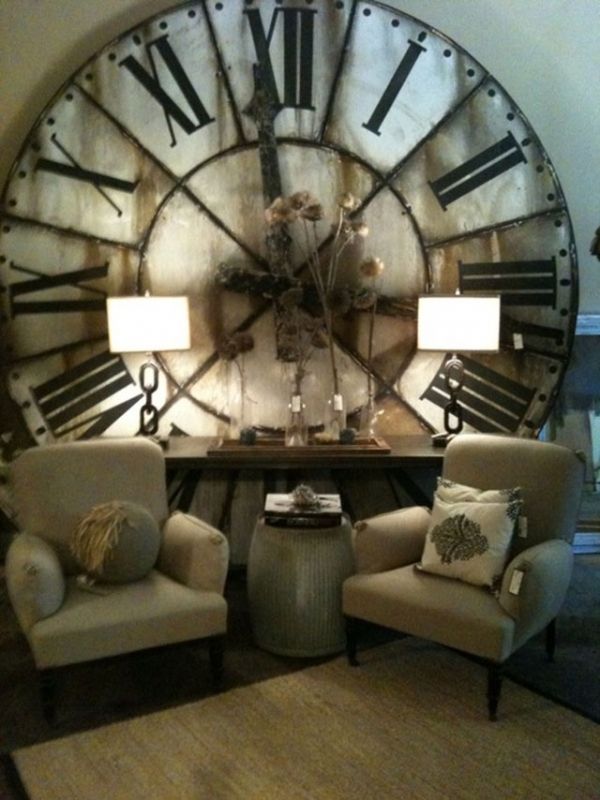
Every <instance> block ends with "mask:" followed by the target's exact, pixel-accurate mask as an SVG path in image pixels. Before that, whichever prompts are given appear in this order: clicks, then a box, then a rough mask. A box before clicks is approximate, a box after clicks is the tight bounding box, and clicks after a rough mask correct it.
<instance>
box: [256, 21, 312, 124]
mask: <svg viewBox="0 0 600 800" xmlns="http://www.w3.org/2000/svg"><path fill="white" fill-rule="evenodd" d="M316 13H317V12H316V11H314V10H312V9H308V8H276V9H275V10H274V12H273V15H272V17H271V23H270V26H269V31H268V32H265V29H264V26H263V23H262V18H261V16H260V11H259V10H258V9H245V10H244V14H246V16H247V17H248V22H249V24H250V33H251V34H252V40H253V42H254V48H255V50H256V57H257V59H258V64H259V69H260V80H261V82H262V84H263V85H264V86H265V88H266V90H267V92H268V93H269V95H270V96H271V98H272V100H273V102H274V103H275V104H276V105H279V106H281V105H283V106H284V107H287V108H306V109H309V110H314V106H313V104H312V89H313V50H314V24H315V14H316ZM280 19H283V102H282V101H281V99H280V97H279V92H278V90H277V83H276V81H275V73H274V71H273V63H272V61H271V55H270V52H269V50H270V47H271V42H272V39H273V33H274V31H275V27H276V24H277V22H278V20H280Z"/></svg>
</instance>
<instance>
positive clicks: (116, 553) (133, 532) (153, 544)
mask: <svg viewBox="0 0 600 800" xmlns="http://www.w3.org/2000/svg"><path fill="white" fill-rule="evenodd" d="M70 547H71V552H72V553H73V555H74V556H75V558H76V559H77V561H78V563H79V564H80V565H81V567H82V568H83V569H84V570H85V571H86V572H87V573H88V574H89V575H91V576H92V577H94V578H97V579H98V580H101V581H106V582H107V583H127V582H129V581H137V580H140V579H141V578H143V577H144V576H145V575H147V574H148V572H149V571H150V570H151V569H152V567H153V566H154V564H155V563H156V559H157V558H158V551H159V548H160V531H159V529H158V524H157V522H156V520H155V519H154V517H153V516H152V514H150V512H149V511H148V510H147V509H145V508H143V506H139V505H137V504H136V503H130V502H127V501H121V500H115V501H112V502H110V503H103V504H102V505H98V506H94V508H92V509H91V510H90V511H89V512H88V513H87V514H86V515H85V516H84V517H83V518H82V519H81V520H80V522H79V524H78V525H77V528H76V529H75V531H74V533H73V536H72V537H71V542H70Z"/></svg>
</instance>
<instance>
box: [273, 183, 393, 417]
mask: <svg viewBox="0 0 600 800" xmlns="http://www.w3.org/2000/svg"><path fill="white" fill-rule="evenodd" d="M358 207H359V201H358V200H357V198H356V197H354V196H353V195H352V194H350V193H349V192H348V193H346V194H344V195H342V196H341V197H340V198H339V200H338V203H337V208H336V216H335V219H334V221H333V224H332V226H331V235H330V237H329V238H328V239H327V240H326V241H325V242H321V241H320V236H319V231H318V229H317V223H318V222H320V221H321V220H322V219H323V217H324V212H323V207H322V205H321V203H320V202H319V201H318V200H317V199H316V198H315V197H313V195H311V194H310V193H309V192H307V191H301V192H295V193H294V194H292V195H290V196H289V197H278V198H277V199H276V200H274V201H273V203H272V204H271V205H270V206H269V208H268V209H267V210H266V212H265V219H266V222H267V225H268V226H269V227H270V228H284V227H285V229H286V230H287V231H288V232H289V231H291V230H292V229H293V227H296V228H299V235H298V236H297V237H296V239H295V241H296V243H297V245H298V247H299V248H300V251H301V253H302V255H303V258H304V265H305V266H306V267H307V268H308V270H309V272H310V276H311V279H312V285H313V286H314V291H315V292H316V298H317V300H318V306H319V316H318V317H315V316H310V315H306V314H305V313H304V312H303V311H302V309H301V304H302V303H306V300H307V297H306V295H307V291H306V289H305V288H303V287H302V286H301V285H299V286H297V287H294V288H291V289H289V290H288V291H287V292H285V293H284V294H283V295H282V297H281V298H280V302H281V304H282V305H283V306H284V307H285V308H289V309H290V310H292V312H293V313H294V314H296V320H295V322H296V324H295V332H296V336H297V337H298V341H297V351H298V354H299V357H298V360H297V370H296V374H297V379H296V391H297V392H298V393H299V392H300V386H301V382H302V377H303V376H304V374H305V371H306V363H307V361H308V359H309V358H310V353H311V348H312V347H327V348H328V350H329V358H330V364H331V375H332V382H333V394H334V398H335V397H340V378H339V373H338V367H337V363H336V355H335V340H334V329H333V322H334V317H335V315H340V316H343V315H344V314H346V313H347V312H348V311H350V310H351V309H352V308H355V309H358V310H368V309H370V310H371V316H370V324H369V344H368V360H369V361H370V360H371V358H372V347H373V332H374V324H375V312H376V304H377V294H376V291H375V281H376V279H377V278H378V277H379V276H380V275H381V273H382V272H383V269H384V264H383V262H382V261H381V259H379V258H369V259H366V260H365V261H363V263H362V264H361V266H360V271H361V273H362V274H363V276H364V277H366V278H368V279H370V280H371V281H372V283H373V286H372V287H371V288H368V289H362V290H358V291H357V290H352V289H350V288H348V287H346V286H340V285H339V280H338V279H339V267H340V263H341V256H342V254H343V253H344V251H345V250H346V249H347V248H348V246H349V245H350V244H351V243H352V242H353V241H355V240H356V239H357V238H364V237H366V236H368V234H369V229H368V226H367V225H366V224H365V222H363V221H362V220H361V219H359V218H357V219H354V216H355V214H356V212H357V210H358ZM307 333H308V336H307ZM370 381H371V379H370V378H369V391H370V392H371V391H372V384H371V382H370ZM340 432H341V431H340Z"/></svg>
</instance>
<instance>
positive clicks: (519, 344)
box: [513, 333, 525, 350]
mask: <svg viewBox="0 0 600 800" xmlns="http://www.w3.org/2000/svg"><path fill="white" fill-rule="evenodd" d="M513 345H514V347H515V350H522V349H523V348H524V347H525V344H524V343H523V334H522V333H513Z"/></svg>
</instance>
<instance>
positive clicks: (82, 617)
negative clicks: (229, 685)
mask: <svg viewBox="0 0 600 800" xmlns="http://www.w3.org/2000/svg"><path fill="white" fill-rule="evenodd" d="M11 477H12V489H13V495H14V499H15V504H16V508H17V512H18V521H19V525H20V528H21V533H19V534H18V535H17V536H16V537H15V540H14V541H13V542H12V544H11V546H10V548H9V551H8V554H7V561H6V565H7V584H8V587H9V594H10V599H11V602H12V604H13V607H14V609H15V612H16V614H17V617H18V619H19V622H20V624H21V626H22V627H23V630H24V632H25V634H26V636H27V638H28V640H29V643H30V645H31V649H32V651H33V655H34V659H35V662H36V665H37V666H38V667H39V668H46V667H56V666H61V665H65V664H71V663H74V662H80V661H87V660H90V659H97V658H102V657H105V656H112V655H117V654H119V653H125V652H132V651H134V650H139V649H143V648H148V647H154V646H158V645H163V644H171V643H173V642H180V641H186V640H188V639H197V638H203V637H208V636H214V635H217V634H223V633H225V631H226V627H227V604H226V602H225V600H224V598H223V588H224V584H225V578H226V575H227V567H228V560H229V548H228V544H227V540H226V539H225V537H224V536H223V535H222V534H221V533H220V532H219V531H217V530H215V529H214V528H211V527H210V526H209V525H207V524H206V523H203V522H201V521H200V520H195V519H194V518H193V517H189V516H187V515H184V514H179V513H176V514H174V515H172V516H171V517H170V518H168V513H169V512H168V505H167V492H166V476H165V461H164V454H163V451H162V450H161V448H160V447H159V446H158V445H157V444H155V443H154V442H152V441H150V440H148V439H141V438H135V439H102V440H91V441H86V442H72V443H68V444H56V445H49V446H45V447H37V448H33V449H31V450H28V451H26V452H25V453H23V454H22V455H21V456H19V458H18V459H17V460H16V462H15V463H14V465H13V469H12V476H11ZM117 499H118V500H125V501H129V502H132V503H136V504H138V505H140V506H143V507H144V508H146V509H147V510H148V511H150V513H151V514H152V516H153V517H154V518H155V519H156V521H157V523H158V525H159V527H160V528H161V529H163V527H164V530H162V533H161V537H162V546H161V551H160V553H159V560H158V563H157V568H156V569H154V570H152V571H151V572H150V573H149V574H148V575H147V576H146V577H144V578H143V579H141V580H137V581H133V582H129V583H124V584H119V585H115V584H99V585H98V586H96V587H95V588H96V589H97V590H98V591H100V592H106V593H105V594H99V593H93V592H90V591H89V590H87V591H86V590H84V589H82V588H81V587H80V585H79V584H78V583H77V580H76V577H75V573H76V572H77V571H78V570H77V566H76V564H75V561H74V559H73V558H72V557H70V554H69V551H68V541H69V538H70V536H71V534H72V531H73V529H74V527H75V525H76V522H77V520H78V519H79V518H80V517H81V516H82V515H83V514H84V513H86V512H87V511H89V510H90V509H91V508H92V507H93V506H95V505H98V504H100V503H106V502H109V501H111V500H117ZM162 570H164V572H163V571H162Z"/></svg>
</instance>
